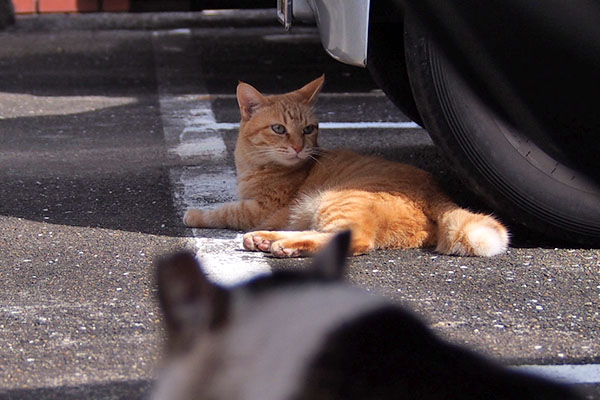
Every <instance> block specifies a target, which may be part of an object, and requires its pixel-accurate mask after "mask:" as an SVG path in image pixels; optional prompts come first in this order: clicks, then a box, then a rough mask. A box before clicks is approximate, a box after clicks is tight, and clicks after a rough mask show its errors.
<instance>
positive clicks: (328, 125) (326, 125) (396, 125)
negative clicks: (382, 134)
mask: <svg viewBox="0 0 600 400" xmlns="http://www.w3.org/2000/svg"><path fill="white" fill-rule="evenodd" d="M416 128H420V126H419V125H417V124H416V123H414V122H319V129H416Z"/></svg>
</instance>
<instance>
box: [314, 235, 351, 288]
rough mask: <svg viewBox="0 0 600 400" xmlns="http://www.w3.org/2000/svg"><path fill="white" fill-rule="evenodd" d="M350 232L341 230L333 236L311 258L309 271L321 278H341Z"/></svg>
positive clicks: (348, 247) (344, 267) (344, 266)
mask: <svg viewBox="0 0 600 400" xmlns="http://www.w3.org/2000/svg"><path fill="white" fill-rule="evenodd" d="M351 237H352V233H351V232H350V231H349V230H348V231H343V232H339V233H336V234H335V235H334V236H333V238H332V239H331V240H330V241H329V243H327V244H326V245H325V247H323V249H321V250H320V251H319V252H318V253H317V254H316V255H315V256H314V258H313V260H312V265H311V271H312V273H313V274H314V275H316V276H318V277H319V278H322V279H327V280H331V281H338V280H341V279H342V278H343V276H344V272H345V271H346V260H347V257H348V252H349V250H350V239H351Z"/></svg>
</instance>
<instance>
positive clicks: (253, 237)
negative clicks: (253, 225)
mask: <svg viewBox="0 0 600 400" xmlns="http://www.w3.org/2000/svg"><path fill="white" fill-rule="evenodd" d="M265 233H267V232H265ZM265 233H262V232H249V233H246V234H245V235H244V242H243V244H244V248H245V249H246V250H251V251H264V252H269V251H270V249H271V243H272V242H273V241H272V240H270V239H268V238H266V237H264V236H265Z"/></svg>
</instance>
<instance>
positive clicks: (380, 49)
mask: <svg viewBox="0 0 600 400" xmlns="http://www.w3.org/2000/svg"><path fill="white" fill-rule="evenodd" d="M403 30H404V28H403V26H402V23H401V22H395V23H389V22H388V23H372V24H370V25H369V46H368V49H369V54H368V56H367V68H368V69H369V72H370V73H371V77H372V78H373V80H374V81H375V83H376V84H377V86H379V87H380V88H381V90H383V92H384V93H385V94H386V95H387V97H388V98H389V99H390V100H392V102H393V103H394V105H395V106H396V107H398V108H399V109H400V111H402V112H403V113H404V115H406V116H407V117H408V118H410V119H411V120H412V121H414V122H416V123H417V124H419V125H422V124H423V122H422V121H421V116H420V115H419V111H418V110H417V105H416V104H415V100H414V99H413V96H412V93H411V90H410V84H409V82H408V75H407V74H406V62H405V60H404V42H403V41H402V40H389V38H390V37H393V36H394V35H396V34H398V32H402V31H403Z"/></svg>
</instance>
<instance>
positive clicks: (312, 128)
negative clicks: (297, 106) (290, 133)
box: [302, 125, 317, 135]
mask: <svg viewBox="0 0 600 400" xmlns="http://www.w3.org/2000/svg"><path fill="white" fill-rule="evenodd" d="M316 129H317V127H316V126H314V125H308V126H307V127H305V128H304V129H302V133H304V134H305V135H310V134H311V133H313V132H314V131H315V130H316Z"/></svg>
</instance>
